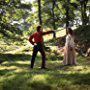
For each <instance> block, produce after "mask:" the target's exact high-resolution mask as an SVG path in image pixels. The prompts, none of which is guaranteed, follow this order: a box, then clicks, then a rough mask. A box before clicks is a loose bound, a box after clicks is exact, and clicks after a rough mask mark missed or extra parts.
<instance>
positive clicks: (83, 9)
mask: <svg viewBox="0 0 90 90" xmlns="http://www.w3.org/2000/svg"><path fill="white" fill-rule="evenodd" d="M87 3H88V0H84V1H83V2H80V4H81V15H82V25H87V23H88V21H89V20H87V14H86V10H87Z"/></svg>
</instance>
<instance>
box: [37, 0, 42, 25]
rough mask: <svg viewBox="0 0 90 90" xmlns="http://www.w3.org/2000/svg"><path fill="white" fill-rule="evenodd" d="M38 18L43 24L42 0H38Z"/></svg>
mask: <svg viewBox="0 0 90 90" xmlns="http://www.w3.org/2000/svg"><path fill="white" fill-rule="evenodd" d="M38 18H39V24H40V25H42V17H41V0H38Z"/></svg>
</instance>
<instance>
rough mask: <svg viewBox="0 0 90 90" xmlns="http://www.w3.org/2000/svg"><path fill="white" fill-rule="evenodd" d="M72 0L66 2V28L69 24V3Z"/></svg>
mask: <svg viewBox="0 0 90 90" xmlns="http://www.w3.org/2000/svg"><path fill="white" fill-rule="evenodd" d="M69 3H70V0H67V2H66V28H67V27H68V26H69V5H70V4H69Z"/></svg>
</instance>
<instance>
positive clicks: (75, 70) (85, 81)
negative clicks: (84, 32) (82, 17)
mask: <svg viewBox="0 0 90 90" xmlns="http://www.w3.org/2000/svg"><path fill="white" fill-rule="evenodd" d="M47 55H49V53H47ZM2 56H4V57H7V58H8V60H6V61H4V62H3V63H2V64H1V65H0V90H72V89H73V90H80V89H82V90H89V89H90V66H89V65H90V58H89V57H87V58H85V57H82V56H78V58H77V60H78V64H77V66H63V65H62V64H61V62H62V60H60V59H57V60H53V59H52V60H51V59H50V55H49V58H48V59H47V62H46V65H47V67H48V70H41V69H39V67H40V66H41V57H40V55H38V56H37V58H36V62H35V66H34V69H33V70H31V69H29V66H30V58H31V56H30V55H29V54H15V55H14V54H13V55H12V54H4V55H2ZM4 57H3V58H4ZM51 57H52V55H51ZM54 57H57V55H54Z"/></svg>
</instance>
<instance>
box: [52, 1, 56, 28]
mask: <svg viewBox="0 0 90 90" xmlns="http://www.w3.org/2000/svg"><path fill="white" fill-rule="evenodd" d="M54 7H55V0H53V3H52V14H53V29H54V30H55V29H56V25H55V13H54Z"/></svg>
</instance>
